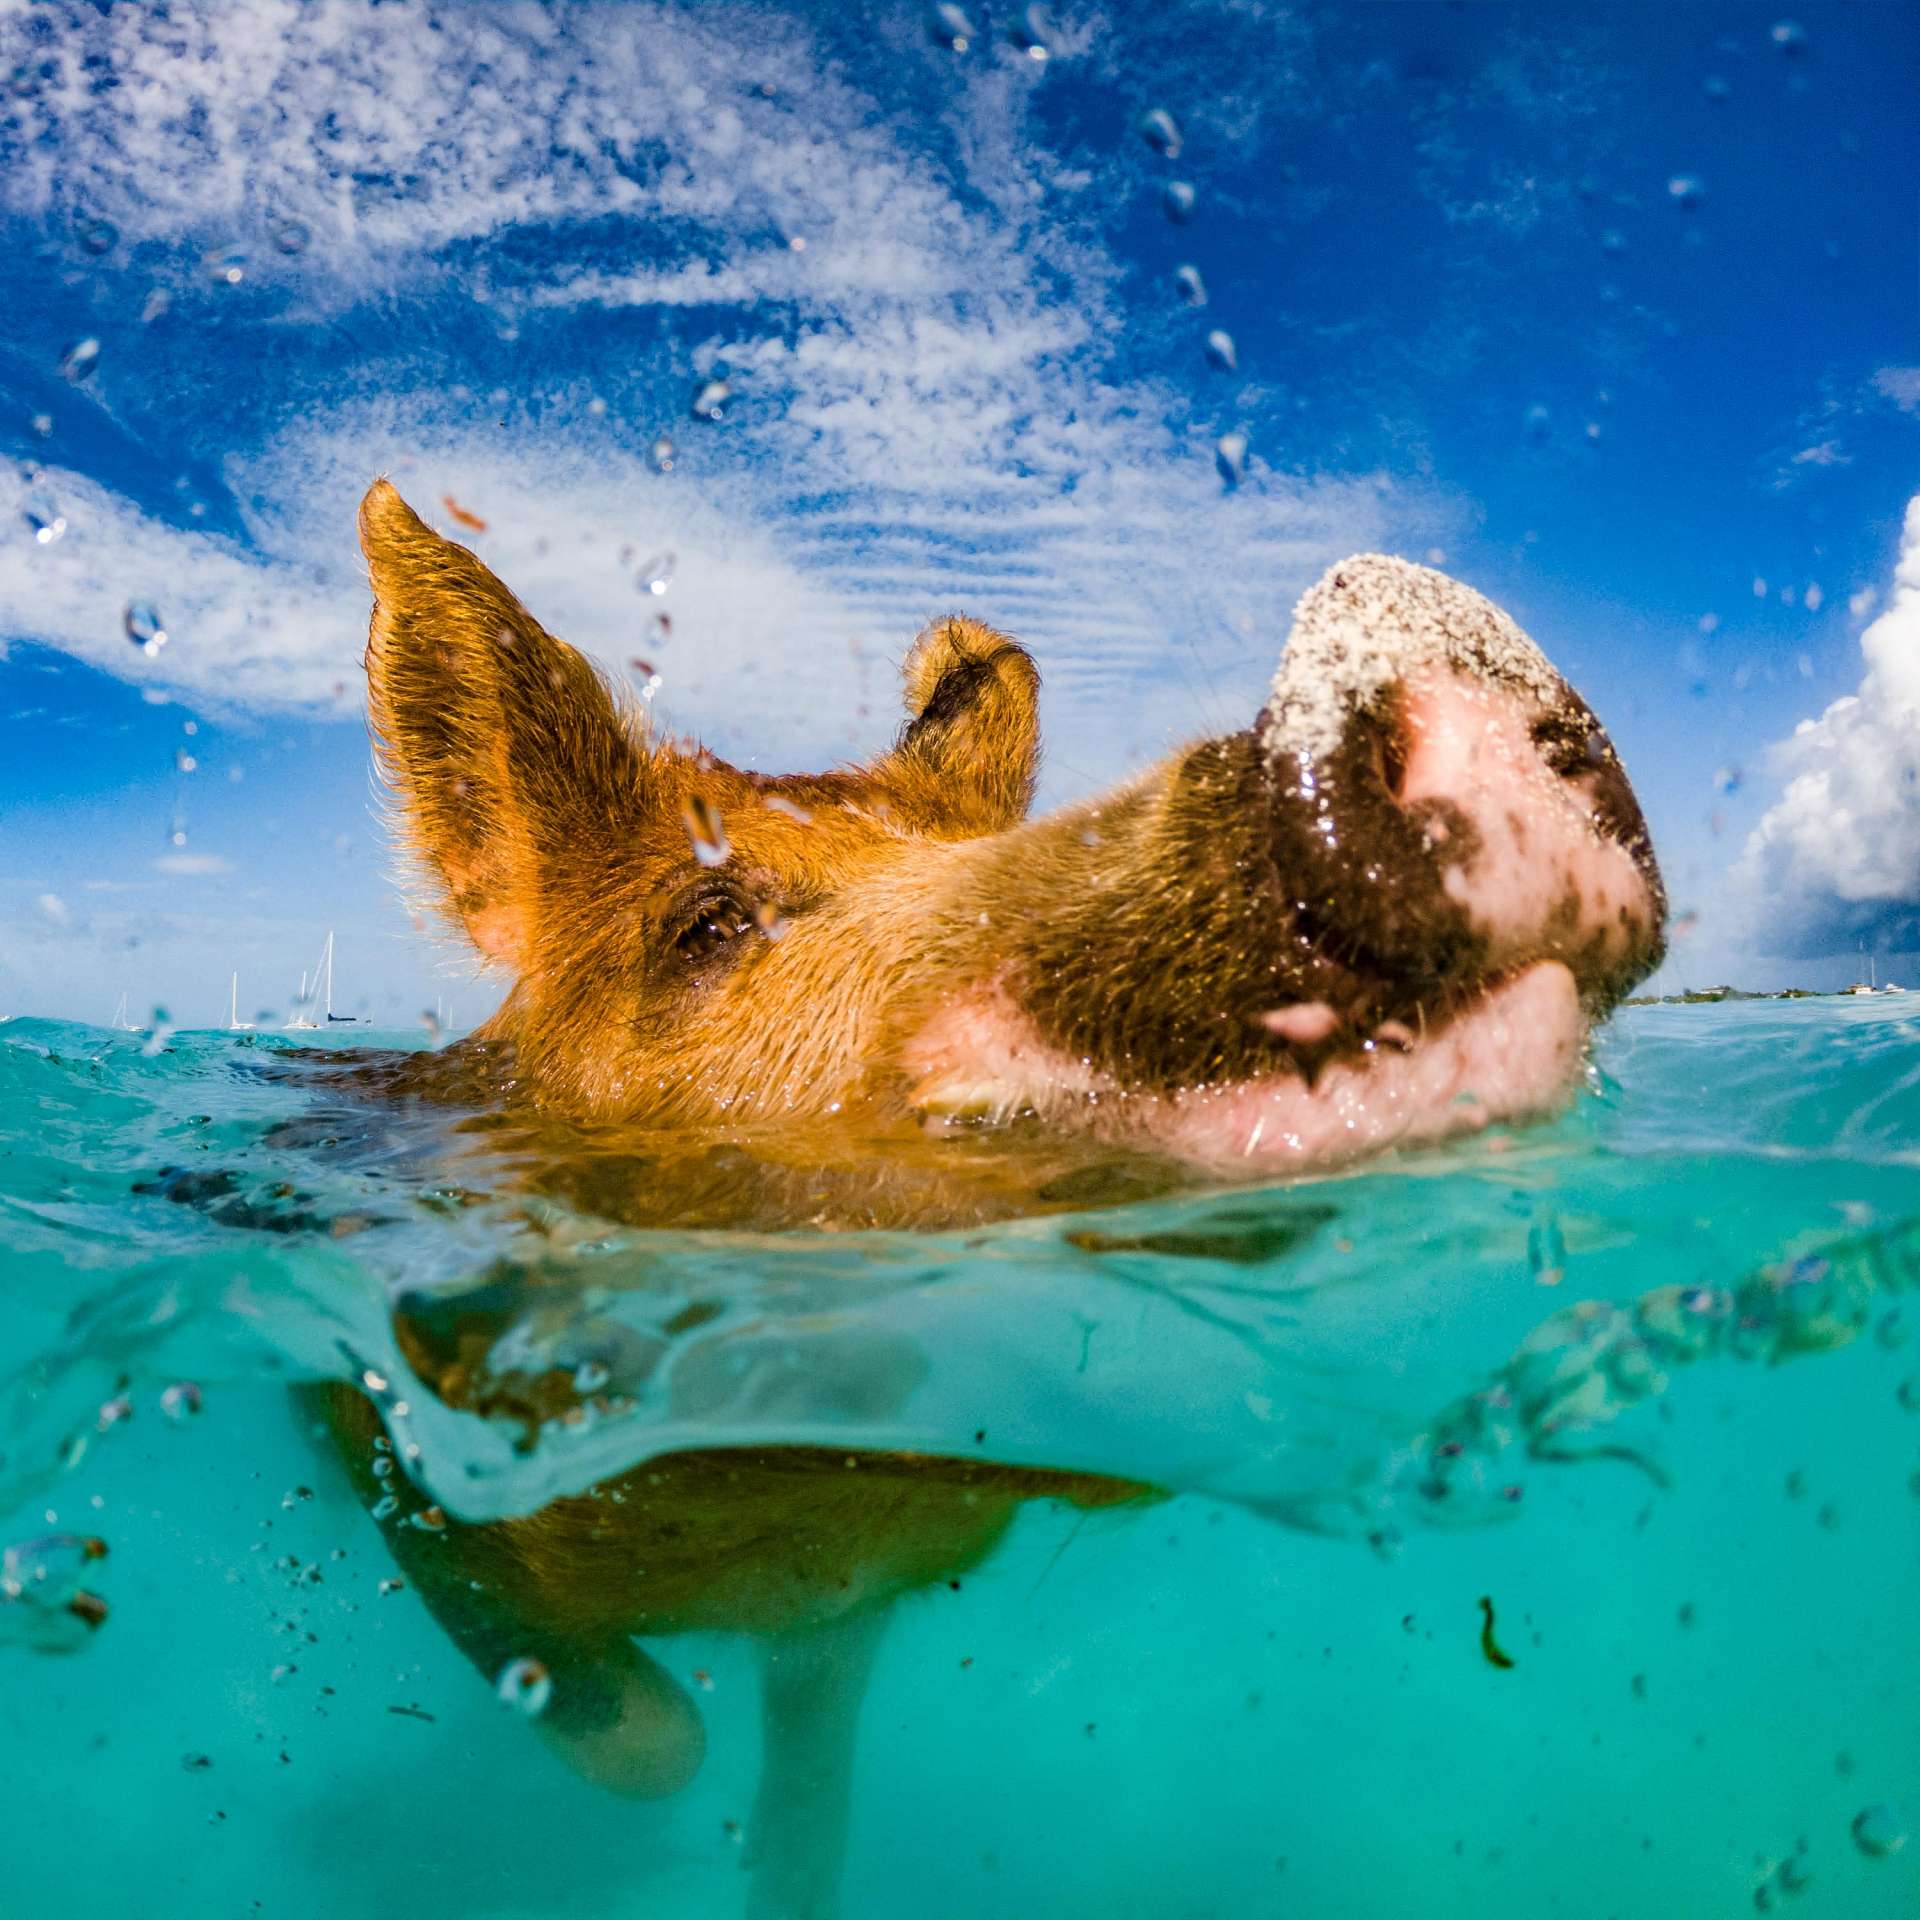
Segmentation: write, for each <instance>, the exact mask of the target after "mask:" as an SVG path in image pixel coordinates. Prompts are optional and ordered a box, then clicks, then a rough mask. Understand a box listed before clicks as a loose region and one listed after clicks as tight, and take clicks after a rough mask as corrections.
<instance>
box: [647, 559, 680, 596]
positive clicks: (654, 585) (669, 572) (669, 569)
mask: <svg viewBox="0 0 1920 1920" xmlns="http://www.w3.org/2000/svg"><path fill="white" fill-rule="evenodd" d="M675 565H676V556H675V555H674V554H672V553H656V554H655V555H654V556H653V558H652V559H651V560H649V561H648V562H647V564H646V565H645V566H644V567H642V568H641V569H640V591H641V592H642V593H651V594H662V593H665V592H666V590H667V589H668V588H669V587H670V586H672V585H673V569H674V566H675Z"/></svg>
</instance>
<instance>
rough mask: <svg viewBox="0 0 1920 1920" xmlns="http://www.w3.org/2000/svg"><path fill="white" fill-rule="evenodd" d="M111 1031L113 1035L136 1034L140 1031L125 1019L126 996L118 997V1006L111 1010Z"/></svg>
mask: <svg viewBox="0 0 1920 1920" xmlns="http://www.w3.org/2000/svg"><path fill="white" fill-rule="evenodd" d="M113 1030H114V1032H115V1033H138V1032H139V1031H140V1029H139V1028H138V1027H136V1026H135V1025H134V1024H133V1022H132V1021H131V1020H129V1019H128V1018H127V996H126V995H125V994H124V993H123V994H122V995H121V996H120V1004H119V1005H118V1006H117V1007H115V1008H114V1010H113Z"/></svg>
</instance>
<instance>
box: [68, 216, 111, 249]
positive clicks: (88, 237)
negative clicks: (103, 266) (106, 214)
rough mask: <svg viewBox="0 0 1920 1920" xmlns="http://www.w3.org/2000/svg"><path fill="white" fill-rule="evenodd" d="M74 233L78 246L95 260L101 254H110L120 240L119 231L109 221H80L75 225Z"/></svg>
mask: <svg viewBox="0 0 1920 1920" xmlns="http://www.w3.org/2000/svg"><path fill="white" fill-rule="evenodd" d="M74 232H75V234H76V235H78V237H79V241H80V245H81V246H82V247H83V248H84V249H85V250H86V251H87V252H88V253H90V254H92V255H93V256H94V257H95V258H96V259H98V258H99V256H100V255H101V254H103V253H111V252H112V251H113V249H114V247H115V245H116V244H117V243H118V241H119V239H120V229H119V228H118V227H116V226H115V225H114V224H113V222H112V221H111V220H80V221H78V222H76V223H75V226H74Z"/></svg>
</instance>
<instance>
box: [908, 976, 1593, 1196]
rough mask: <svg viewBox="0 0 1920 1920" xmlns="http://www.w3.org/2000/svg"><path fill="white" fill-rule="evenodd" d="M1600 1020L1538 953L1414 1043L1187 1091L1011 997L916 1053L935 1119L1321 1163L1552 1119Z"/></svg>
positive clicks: (1263, 1165)
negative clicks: (1051, 1038)
mask: <svg viewBox="0 0 1920 1920" xmlns="http://www.w3.org/2000/svg"><path fill="white" fill-rule="evenodd" d="M1585 1041H1586V1019H1585V1016H1584V1014H1583V1011H1582V1008H1581V1004H1580V995H1579V991H1578V989H1577V988H1576V986H1575V984H1574V978H1573V975H1572V973H1571V972H1569V971H1568V969H1567V968H1566V967H1565V966H1563V965H1562V964H1561V963H1560V962H1559V961H1557V960H1542V961H1536V962H1534V963H1533V964H1532V965H1530V966H1527V967H1525V968H1523V969H1521V970H1520V971H1518V972H1516V973H1514V974H1512V975H1511V976H1509V977H1508V978H1507V979H1505V980H1504V981H1502V982H1500V983H1498V984H1497V985H1495V986H1492V987H1490V988H1488V989H1487V990H1486V991H1484V992H1483V993H1482V994H1480V995H1479V996H1478V997H1477V998H1476V999H1474V1000H1471V1001H1469V1002H1467V1003H1466V1004H1465V1005H1463V1006H1461V1007H1460V1008H1459V1009H1458V1010H1457V1011H1455V1012H1453V1013H1452V1014H1451V1016H1450V1017H1449V1018H1447V1019H1446V1020H1445V1021H1444V1022H1441V1023H1437V1024H1435V1023H1430V1024H1429V1025H1428V1026H1427V1028H1426V1031H1425V1032H1423V1033H1421V1034H1419V1035H1416V1036H1411V1037H1409V1038H1408V1039H1407V1041H1406V1042H1405V1043H1404V1044H1403V1045H1397V1046H1386V1045H1376V1046H1375V1047H1373V1048H1371V1049H1369V1050H1367V1051H1364V1052H1362V1053H1359V1054H1355V1055H1349V1056H1347V1057H1346V1058H1344V1059H1339V1060H1335V1061H1332V1062H1330V1063H1328V1064H1327V1065H1325V1066H1323V1067H1322V1068H1321V1069H1320V1071H1319V1072H1318V1073H1317V1074H1316V1075H1315V1076H1314V1077H1313V1080H1312V1082H1311V1084H1309V1083H1308V1081H1307V1080H1306V1079H1305V1078H1304V1077H1303V1076H1302V1075H1301V1074H1300V1073H1299V1072H1297V1071H1296V1070H1294V1069H1293V1068H1292V1067H1286V1068H1276V1069H1274V1070H1272V1071H1270V1072H1264V1073H1258V1074H1254V1075H1251V1076H1250V1077H1248V1078H1246V1079H1244V1080H1238V1081H1233V1082H1229V1083H1225V1084H1221V1085H1215V1086H1206V1087H1194V1088H1188V1089H1185V1090H1182V1091H1180V1092H1178V1093H1172V1094H1141V1093H1130V1092H1129V1091H1128V1090H1127V1089H1125V1088H1124V1087H1121V1086H1119V1085H1117V1084H1115V1083H1113V1082H1112V1081H1110V1080H1109V1079H1108V1078H1107V1077H1106V1076H1104V1075H1101V1074H1098V1073H1095V1072H1093V1071H1092V1070H1090V1069H1089V1068H1088V1067H1087V1065H1086V1064H1085V1063H1083V1062H1081V1061H1078V1060H1074V1059H1071V1058H1068V1057H1067V1056H1065V1055H1062V1054H1059V1053H1058V1052H1056V1051H1055V1050H1053V1049H1051V1048H1049V1047H1047V1046H1046V1045H1045V1044H1044V1043H1043V1042H1041V1041H1040V1040H1039V1038H1038V1036H1037V1035H1036V1034H1035V1033H1034V1032H1033V1030H1032V1028H1031V1026H1030V1025H1029V1023H1028V1022H1027V1021H1026V1019H1025V1017H1024V1016H1023V1015H1021V1014H1020V1013H1019V1012H1018V1010H1017V1009H1016V1008H1015V1007H1014V1006H1013V1005H1012V1004H1011V1002H1009V1001H1008V1000H1007V999H1006V998H1005V997H1004V996H1003V995H1001V994H999V993H997V992H991V993H988V994H986V995H983V996H981V997H979V998H977V999H970V1000H967V1001H965V1002H962V1003H958V1004H955V1005H953V1006H950V1007H948V1008H947V1009H946V1010H944V1011H943V1012H942V1013H941V1014H940V1015H939V1016H938V1017H937V1018H936V1019H935V1020H934V1021H933V1022H931V1023H929V1025H928V1027H927V1028H926V1029H924V1030H923V1031H922V1033H921V1034H919V1035H918V1036H916V1038H915V1040H914V1042H913V1043H912V1045H910V1046H909V1048H908V1049H907V1053H906V1061H907V1065H908V1066H909V1068H910V1069H912V1070H913V1071H915V1072H916V1073H917V1074H918V1076H919V1077H918V1079H917V1081H916V1083H915V1085H914V1087H913V1089H912V1092H911V1093H910V1095H909V1098H910V1100H911V1101H912V1104H913V1105H914V1106H915V1107H917V1108H918V1109H919V1110H920V1111H921V1112H923V1113H925V1114H927V1115H928V1116H929V1117H934V1118H944V1119H951V1120H994V1119H1005V1118H1010V1117H1011V1116H1013V1115H1015V1114H1019V1113H1034V1114H1037V1115H1038V1116H1039V1117H1040V1118H1041V1119H1043V1120H1047V1121H1051V1122H1053V1123H1055V1124H1062V1125H1069V1126H1077V1127H1080V1128H1091V1129H1093V1130H1095V1131H1097V1132H1099V1133H1101V1134H1103V1135H1106V1136H1108V1137H1111V1138H1113V1139H1116V1140H1124V1141H1127V1142H1129V1143H1131V1144H1133V1145H1136V1146H1148V1147H1153V1148H1156V1149H1158V1150H1159V1151H1161V1152H1165V1153H1169V1154H1172V1155H1175V1156H1177V1157H1178V1158H1180V1159H1182V1160H1186V1161H1190V1162H1192V1163H1194V1164H1196V1165H1200V1166H1204V1167H1207V1168H1209V1169H1212V1170H1214V1171H1217V1172H1221V1173H1239V1174H1242V1175H1245V1174H1250V1173H1256V1174H1257V1173H1283V1172H1311V1171H1314V1170H1316V1169H1319V1168H1324V1167H1332V1166H1338V1165H1340V1164H1342V1163H1343V1162H1346V1161H1349V1160H1354V1159H1358V1158H1361V1157H1363V1156H1365V1155H1367V1154H1370V1153H1378V1152H1380V1151H1382V1150H1383V1149H1386V1148H1389V1147H1396V1146H1423V1145H1430V1144H1432V1143H1434V1142H1437V1141H1441V1140H1445V1139H1448V1138H1450V1137H1452V1136H1454V1135H1457V1134H1463V1133H1473V1132H1476V1131H1478V1130H1479V1129H1481V1128H1484V1127H1486V1126H1489V1125H1491V1124H1492V1123H1493V1122H1495V1121H1501V1120H1518V1119H1524V1118H1530V1117H1533V1116H1535V1115H1539V1114H1542V1113H1546V1112H1548V1111H1550V1110H1551V1109H1553V1108H1554V1107H1555V1106H1557V1105H1558V1104H1559V1103H1560V1102H1561V1101H1562V1100H1563V1099H1564V1098H1565V1096H1566V1094H1567V1091H1568V1089H1569V1087H1570V1086H1571V1085H1572V1083H1573V1080H1574V1077H1575V1075H1576V1073H1577V1072H1578V1070H1579V1066H1580V1061H1581V1057H1582V1052H1583V1049H1584V1046H1585Z"/></svg>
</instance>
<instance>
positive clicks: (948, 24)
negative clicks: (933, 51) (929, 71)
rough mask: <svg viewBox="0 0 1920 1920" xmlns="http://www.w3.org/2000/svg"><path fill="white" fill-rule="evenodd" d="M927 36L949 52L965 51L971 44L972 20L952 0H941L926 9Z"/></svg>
mask: <svg viewBox="0 0 1920 1920" xmlns="http://www.w3.org/2000/svg"><path fill="white" fill-rule="evenodd" d="M927 38H928V39H929V40H931V41H932V42H933V44H934V45H935V46H936V47H945V48H946V49H947V50H948V51H949V52H950V53H965V52H966V50H967V49H968V48H969V47H970V46H972V45H973V22H972V21H971V20H969V19H968V18H967V16H966V14H965V13H964V12H963V11H962V10H961V9H960V8H959V7H957V6H955V5H954V4H953V0H941V4H939V5H938V6H932V7H929V8H928V9H927Z"/></svg>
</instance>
